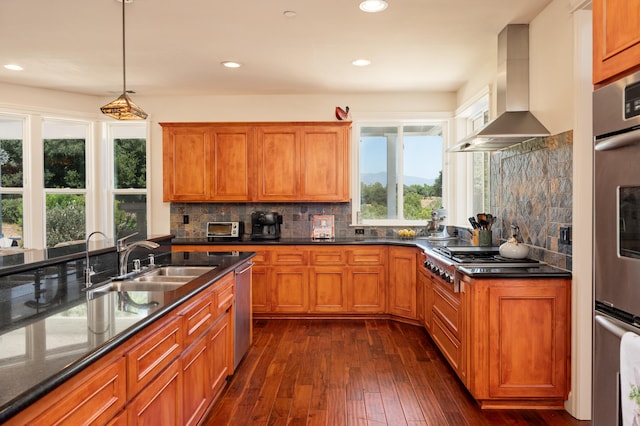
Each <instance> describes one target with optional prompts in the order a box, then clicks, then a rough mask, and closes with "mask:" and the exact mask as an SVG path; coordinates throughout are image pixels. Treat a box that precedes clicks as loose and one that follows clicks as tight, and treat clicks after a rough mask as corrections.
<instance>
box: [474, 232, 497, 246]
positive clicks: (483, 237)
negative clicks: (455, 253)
mask: <svg viewBox="0 0 640 426" xmlns="http://www.w3.org/2000/svg"><path fill="white" fill-rule="evenodd" d="M492 239H493V235H492V234H491V230H488V229H474V230H473V237H472V238H471V243H472V244H473V245H474V246H480V247H489V246H491V243H492Z"/></svg>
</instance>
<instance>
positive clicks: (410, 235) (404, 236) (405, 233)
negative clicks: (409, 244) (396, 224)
mask: <svg viewBox="0 0 640 426" xmlns="http://www.w3.org/2000/svg"><path fill="white" fill-rule="evenodd" d="M398 236H399V237H400V239H401V240H412V239H414V238H415V237H416V231H414V230H413V229H401V230H399V231H398Z"/></svg>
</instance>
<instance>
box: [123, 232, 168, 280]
mask: <svg viewBox="0 0 640 426" xmlns="http://www.w3.org/2000/svg"><path fill="white" fill-rule="evenodd" d="M136 234H137V232H136V233H134V234H131V235H127V236H126V237H124V238H120V239H119V240H118V253H119V256H120V271H119V272H120V276H122V275H126V274H127V262H128V261H129V255H130V254H131V252H132V251H133V249H134V248H136V247H144V248H146V249H149V250H153V249H155V248H158V247H160V244H158V243H154V242H153V241H136V242H134V243H131V244H129V245H127V243H126V240H127V239H128V238H130V237H133V236H134V235H136Z"/></svg>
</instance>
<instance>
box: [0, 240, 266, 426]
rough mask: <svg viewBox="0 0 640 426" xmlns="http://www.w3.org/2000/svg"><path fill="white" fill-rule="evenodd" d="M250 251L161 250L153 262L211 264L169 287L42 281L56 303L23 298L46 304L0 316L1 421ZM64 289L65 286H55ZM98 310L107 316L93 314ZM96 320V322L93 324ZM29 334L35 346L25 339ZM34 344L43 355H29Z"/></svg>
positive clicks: (204, 285)
mask: <svg viewBox="0 0 640 426" xmlns="http://www.w3.org/2000/svg"><path fill="white" fill-rule="evenodd" d="M254 255H255V253H251V252H247V253H244V252H243V253H236V254H233V255H230V254H227V253H224V254H220V255H217V254H208V253H189V252H184V253H183V252H173V253H171V252H169V253H164V254H161V255H158V256H156V262H157V264H158V265H198V266H215V269H213V270H212V271H210V272H207V273H205V274H203V275H201V276H200V277H198V278H195V279H194V280H192V281H190V282H188V283H186V284H185V285H183V286H181V287H179V288H177V289H175V290H171V291H162V292H161V291H155V292H152V291H130V292H118V291H98V290H96V291H91V290H89V291H85V290H84V289H82V286H83V277H82V275H80V277H79V278H77V276H76V274H69V277H67V279H65V280H64V282H62V280H60V279H59V278H57V279H56V278H55V277H54V278H49V279H47V280H46V281H45V280H43V281H42V282H40V283H39V284H38V286H41V287H42V288H45V287H47V286H49V287H56V291H55V293H56V294H57V295H58V294H62V296H60V297H58V298H56V299H55V301H54V303H55V309H50V310H48V311H47V310H46V309H45V308H50V306H46V307H45V306H44V305H38V304H34V303H27V307H30V308H31V309H38V308H41V309H43V311H44V312H43V314H42V315H36V316H33V317H30V318H28V319H21V320H18V321H15V322H12V321H10V320H9V319H6V318H5V319H6V321H3V323H2V328H0V383H2V387H1V389H0V423H2V422H3V421H5V420H7V419H9V418H10V417H12V416H13V415H14V414H16V413H18V412H19V411H21V410H22V409H24V408H26V407H27V406H28V405H30V404H31V403H33V402H35V401H36V400H37V399H39V398H40V397H42V396H43V395H45V394H47V393H48V392H51V391H52V390H53V389H54V388H56V387H57V386H59V385H60V384H61V383H63V382H64V381H66V380H67V379H69V378H71V377H72V376H73V375H75V374H76V373H78V372H80V371H82V370H83V369H84V368H86V367H88V366H89V365H91V363H92V362H94V361H96V360H97V359H99V358H101V357H102V356H104V355H106V354H107V353H109V352H110V351H111V350H113V349H114V348H116V347H117V346H119V345H120V344H122V343H124V342H125V341H127V340H128V339H129V338H130V337H132V336H133V335H135V334H136V333H137V332H139V331H140V330H141V329H143V328H144V327H146V326H148V325H150V324H152V323H153V322H154V321H155V320H157V319H158V318H161V317H162V316H163V315H165V314H167V313H168V312H170V311H171V310H172V309H174V308H175V307H176V306H178V305H180V304H181V303H183V302H185V301H187V300H188V299H190V298H191V297H193V296H194V295H196V294H197V293H199V292H200V291H202V290H204V289H205V288H207V287H209V286H210V285H213V284H214V283H215V282H216V281H218V279H220V278H222V277H223V276H224V275H226V274H227V273H228V272H230V271H232V270H234V269H235V268H236V267H238V266H239V265H241V264H242V263H244V262H245V261H247V260H248V259H250V258H252V257H253V256H254ZM76 278H77V279H76ZM101 284H102V283H101ZM34 287H35V285H34ZM61 287H64V291H58V290H59V289H60V288H61ZM94 287H98V286H97V285H96V286H94ZM121 293H127V294H126V295H125V294H121ZM14 304H16V305H18V304H19V306H15V308H16V309H18V308H20V309H23V308H24V306H23V305H25V302H23V301H22V299H20V298H18V299H17V301H15V300H14ZM49 312H50V313H49ZM96 312H105V313H107V314H105V315H102V316H100V318H98V319H96ZM97 326H99V327H100V328H99V329H96V327H97ZM27 336H30V337H29V339H30V341H33V343H34V344H32V345H28V343H27V340H29V339H27ZM34 339H35V340H34ZM29 347H30V348H31V349H30V348H29ZM33 348H36V349H39V350H40V352H41V353H37V354H33V353H30V351H32V350H33Z"/></svg>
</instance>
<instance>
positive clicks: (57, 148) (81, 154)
mask: <svg viewBox="0 0 640 426" xmlns="http://www.w3.org/2000/svg"><path fill="white" fill-rule="evenodd" d="M42 132H43V133H42V135H43V140H44V186H45V188H85V182H86V172H85V169H86V168H85V140H86V132H87V126H86V125H82V124H67V123H57V122H47V121H46V122H44V124H43V129H42Z"/></svg>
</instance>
